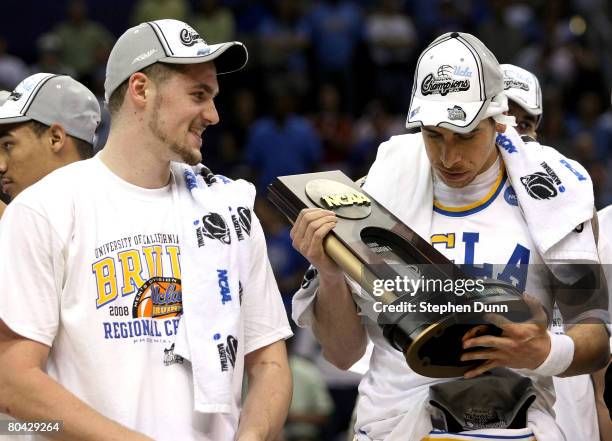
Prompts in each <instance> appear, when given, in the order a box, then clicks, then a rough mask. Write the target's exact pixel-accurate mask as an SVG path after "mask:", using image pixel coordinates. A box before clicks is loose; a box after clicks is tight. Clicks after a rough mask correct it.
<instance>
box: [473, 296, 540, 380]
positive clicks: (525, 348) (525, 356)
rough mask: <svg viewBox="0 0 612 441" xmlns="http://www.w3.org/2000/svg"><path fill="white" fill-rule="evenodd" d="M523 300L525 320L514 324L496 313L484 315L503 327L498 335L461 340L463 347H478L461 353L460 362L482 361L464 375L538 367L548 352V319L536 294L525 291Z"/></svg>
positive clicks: (488, 319)
mask: <svg viewBox="0 0 612 441" xmlns="http://www.w3.org/2000/svg"><path fill="white" fill-rule="evenodd" d="M523 299H524V300H525V302H526V303H527V305H528V306H529V309H530V310H531V314H532V318H531V319H530V320H529V321H528V322H521V323H516V322H512V321H510V320H508V319H507V318H505V317H503V316H501V315H499V314H485V316H484V318H485V320H487V321H488V322H490V323H492V324H494V325H495V326H497V327H498V328H500V329H501V330H502V334H501V336H499V337H496V336H493V335H483V336H477V337H471V336H469V335H468V334H470V332H469V331H468V333H467V334H466V336H468V338H466V339H464V341H463V349H469V348H475V347H480V349H477V350H473V351H470V352H464V353H463V355H462V356H461V361H468V360H484V362H483V363H482V364H480V365H479V366H477V367H475V368H474V369H470V370H469V371H467V372H466V373H465V374H464V375H463V376H464V378H473V377H476V376H478V375H481V374H483V373H485V372H487V371H489V370H491V369H493V368H496V367H509V368H515V369H535V368H537V367H538V366H540V365H541V364H542V363H543V362H544V360H546V357H548V353H549V352H550V336H549V335H548V332H547V329H548V320H547V317H546V313H545V312H544V308H543V307H542V305H541V304H540V302H538V300H537V299H536V298H535V297H532V296H530V295H528V294H526V293H525V294H524V295H523Z"/></svg>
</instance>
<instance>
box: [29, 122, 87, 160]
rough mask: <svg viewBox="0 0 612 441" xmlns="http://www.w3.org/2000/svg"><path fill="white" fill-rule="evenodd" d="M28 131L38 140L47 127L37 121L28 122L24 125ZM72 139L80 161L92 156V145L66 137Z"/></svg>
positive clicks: (72, 137)
mask: <svg viewBox="0 0 612 441" xmlns="http://www.w3.org/2000/svg"><path fill="white" fill-rule="evenodd" d="M26 124H27V125H28V127H29V128H30V130H32V132H33V133H34V134H35V135H36V137H37V138H40V137H41V136H42V135H43V134H44V133H45V132H46V131H47V130H49V127H50V126H48V125H46V124H43V123H41V122H38V121H34V120H30V121H28V122H27V123H26ZM67 136H69V137H70V138H71V139H72V142H73V143H74V146H75V147H76V149H77V153H78V154H79V157H80V158H81V159H88V158H91V157H92V156H93V145H91V144H90V143H88V142H87V141H83V140H82V139H79V138H75V137H74V136H71V135H67Z"/></svg>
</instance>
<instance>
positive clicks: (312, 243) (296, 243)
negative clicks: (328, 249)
mask: <svg viewBox="0 0 612 441" xmlns="http://www.w3.org/2000/svg"><path fill="white" fill-rule="evenodd" d="M337 222H338V220H337V218H336V215H335V214H334V212H333V211H328V210H323V209H321V208H305V209H303V210H302V211H300V214H299V215H298V217H297V219H296V220H295V223H294V225H293V228H292V229H291V232H290V233H289V235H290V236H291V239H292V241H293V248H295V249H296V250H297V251H298V252H299V253H300V254H302V256H304V257H305V258H306V259H308V261H309V262H310V263H311V264H312V265H314V266H315V267H316V268H317V270H318V271H319V275H320V277H322V278H330V279H331V278H337V277H340V276H342V269H340V267H339V266H338V264H336V263H335V262H334V261H333V260H332V259H331V258H330V257H329V256H328V255H327V254H326V253H325V249H324V248H323V240H324V239H325V237H326V236H327V234H328V233H329V232H330V231H331V230H332V228H334V227H335V226H336V223H337Z"/></svg>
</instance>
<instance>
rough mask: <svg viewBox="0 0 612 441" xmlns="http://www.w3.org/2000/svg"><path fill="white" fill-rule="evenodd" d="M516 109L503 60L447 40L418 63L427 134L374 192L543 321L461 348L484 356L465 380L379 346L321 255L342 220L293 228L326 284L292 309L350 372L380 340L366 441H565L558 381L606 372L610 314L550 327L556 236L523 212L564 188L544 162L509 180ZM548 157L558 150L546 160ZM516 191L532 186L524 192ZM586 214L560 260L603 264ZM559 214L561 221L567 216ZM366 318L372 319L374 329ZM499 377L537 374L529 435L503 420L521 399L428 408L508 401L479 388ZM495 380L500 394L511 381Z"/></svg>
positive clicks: (366, 395) (383, 152) (386, 164)
mask: <svg viewBox="0 0 612 441" xmlns="http://www.w3.org/2000/svg"><path fill="white" fill-rule="evenodd" d="M507 109H508V107H507V101H506V97H505V95H504V94H503V78H502V72H501V69H500V67H499V64H498V63H497V60H496V59H495V57H494V55H493V54H492V53H491V52H490V51H489V50H488V49H487V48H486V47H485V46H484V45H483V44H482V43H481V42H480V41H479V40H478V39H476V38H475V37H473V36H471V35H469V34H463V33H449V34H445V35H443V36H441V37H439V38H438V39H436V40H435V41H434V42H433V43H431V44H430V46H428V47H427V48H426V49H425V51H424V52H423V53H422V54H421V57H420V58H419V61H418V64H417V69H416V73H415V82H414V89H413V96H412V100H411V105H410V111H409V114H408V119H407V127H408V128H417V127H420V129H421V131H420V133H415V134H411V135H403V136H398V137H393V138H391V140H389V141H388V142H387V143H384V144H382V145H381V147H380V148H379V152H378V156H377V160H376V162H375V163H374V165H373V166H372V168H371V169H370V172H369V173H368V177H367V179H366V183H365V186H364V189H365V190H366V191H367V192H368V193H369V194H370V195H372V196H373V197H374V198H375V199H377V200H378V201H379V202H381V203H382V204H383V205H385V207H386V208H387V209H389V210H390V211H391V212H393V213H394V214H395V215H396V216H398V217H399V218H400V219H401V220H402V221H403V222H404V223H406V224H407V225H410V226H411V227H412V228H413V229H415V231H416V232H417V233H419V234H420V235H421V236H425V237H427V238H429V239H430V242H431V244H432V245H433V246H434V247H435V248H437V249H438V250H439V251H440V252H442V253H443V254H444V255H445V256H446V257H448V258H449V259H451V260H453V261H454V262H455V263H459V264H464V265H467V266H468V267H471V268H472V271H473V272H474V275H477V276H481V277H483V276H484V277H495V278H499V279H501V280H505V281H507V282H510V283H513V284H514V285H515V286H516V287H517V288H519V289H520V290H521V291H524V292H527V293H529V294H531V295H532V296H533V297H535V298H537V301H535V300H534V298H533V297H531V296H530V297H526V301H527V302H528V304H529V305H530V308H531V309H532V312H533V314H534V317H536V318H537V319H536V322H535V323H525V324H515V323H511V322H508V321H505V320H499V321H498V319H496V320H495V321H494V322H495V324H496V325H498V326H499V327H501V329H502V331H503V333H502V335H501V337H493V336H480V337H473V336H472V337H469V338H467V339H466V341H464V349H469V348H474V347H477V346H482V347H484V348H482V349H478V350H476V351H474V352H465V353H464V354H463V355H462V358H461V359H462V360H464V361H468V360H484V361H483V362H482V363H481V364H479V365H478V366H477V367H476V368H473V369H471V370H470V371H468V372H467V373H466V374H465V379H434V378H426V377H422V376H420V375H417V374H415V373H414V372H412V371H411V370H410V369H409V368H408V367H407V366H406V362H405V360H404V357H403V354H401V353H400V352H398V351H396V350H395V349H393V348H392V347H391V346H390V345H389V343H388V342H387V341H386V340H385V339H384V338H383V336H382V332H381V330H380V328H379V327H378V325H377V323H376V321H375V320H376V317H375V316H373V314H372V310H373V307H372V300H371V299H370V298H369V296H365V295H363V294H362V293H361V292H360V289H359V288H358V287H355V286H354V284H353V283H351V282H350V281H349V283H348V284H347V280H346V279H345V276H344V274H343V273H342V271H341V269H340V268H339V267H338V266H337V265H336V264H335V263H334V262H333V261H332V260H331V259H330V258H329V257H328V256H327V255H326V254H325V252H324V250H323V247H322V239H323V238H324V237H325V236H326V234H327V233H328V232H329V231H330V230H331V229H332V228H333V227H334V225H335V224H336V218H335V215H334V214H333V212H330V211H326V210H321V209H307V210H303V211H302V212H301V213H300V215H299V216H298V218H297V220H296V222H295V225H294V226H293V228H292V230H291V236H292V239H293V243H294V247H295V248H296V249H297V250H298V251H300V252H301V253H302V254H303V255H304V256H305V257H306V258H307V259H308V260H309V261H310V262H311V263H312V264H313V265H314V266H315V267H316V268H317V270H318V273H319V277H320V285H319V288H318V290H317V292H316V295H315V296H312V298H310V299H308V301H304V302H302V303H301V304H299V305H296V303H295V302H294V319H295V320H296V322H297V323H298V324H300V325H302V326H304V325H311V326H312V327H313V330H314V332H315V335H317V337H318V339H319V341H320V343H321V345H322V347H323V353H324V355H325V356H326V358H327V359H328V360H330V361H331V362H332V363H334V364H335V365H336V366H338V367H340V368H343V369H347V368H349V367H350V366H351V365H353V363H355V361H357V360H358V359H359V358H360V357H361V356H362V354H363V352H364V349H365V343H366V340H367V339H366V337H369V338H370V339H371V340H372V341H373V343H374V351H373V355H372V359H371V360H370V367H369V370H368V372H367V373H366V375H365V377H364V379H363V380H362V382H361V385H360V398H359V401H358V408H357V422H356V425H355V432H356V435H355V437H356V439H357V440H360V441H361V440H364V441H365V440H379V439H384V440H408V441H420V440H433V439H448V438H449V437H452V439H458V440H477V439H482V437H483V436H484V437H487V438H488V439H509V438H508V437H511V438H512V439H521V440H533V439H536V438H537V439H538V440H539V441H553V440H554V441H562V440H564V436H563V434H562V432H561V431H560V429H559V427H558V426H557V425H556V424H555V421H554V417H553V413H552V408H551V407H552V400H553V399H554V397H553V395H552V381H551V377H552V376H554V375H564V376H568V375H577V374H581V373H587V372H591V371H594V370H596V369H598V368H601V366H603V365H604V364H605V363H606V362H607V359H608V356H609V354H608V351H607V341H608V334H607V332H606V329H605V327H604V326H603V325H602V324H601V320H605V319H607V317H606V316H605V312H604V313H602V311H601V310H600V309H596V310H593V311H591V310H589V311H585V315H584V316H583V317H582V319H584V320H582V319H581V320H579V321H578V322H579V323H582V322H583V321H585V322H587V323H593V324H590V325H587V324H585V325H584V326H574V327H573V328H572V329H571V330H569V331H568V335H567V336H555V335H552V334H551V333H550V332H548V331H547V326H546V323H548V321H549V317H550V316H551V311H552V303H553V300H554V297H553V292H552V291H551V290H550V285H549V283H548V280H550V279H551V278H552V276H553V275H552V274H551V273H550V271H549V270H548V268H547V267H546V266H545V265H544V260H543V259H544V258H545V257H546V258H549V256H550V255H547V256H544V255H541V254H540V252H539V251H538V250H539V245H538V244H540V243H541V242H540V241H541V239H542V235H543V234H546V232H544V233H542V231H541V230H540V229H538V225H534V224H532V223H527V222H526V221H525V218H524V217H523V214H522V211H523V210H525V211H530V210H536V211H537V210H539V209H540V208H541V206H542V205H541V204H543V202H541V201H542V200H545V201H548V199H546V197H548V198H549V199H552V198H553V197H552V196H550V195H552V194H553V192H554V194H555V196H557V195H559V190H558V189H557V188H552V189H551V188H550V181H551V180H552V178H550V176H548V175H547V174H546V173H547V172H546V170H547V169H542V167H543V166H542V165H541V164H540V163H539V162H537V163H532V164H528V167H529V169H530V170H533V172H531V173H535V172H536V171H537V172H538V173H541V174H533V176H531V175H527V174H525V176H523V177H524V178H525V179H524V180H519V179H517V178H515V179H516V180H513V181H512V182H511V181H510V178H509V176H514V172H515V171H519V165H517V164H518V163H517V161H516V160H515V161H514V162H512V161H513V159H512V158H511V159H510V162H512V164H510V162H509V161H507V160H505V162H502V161H501V156H502V155H503V154H506V157H508V156H509V155H512V154H515V157H516V156H518V157H521V156H523V155H524V152H525V149H524V144H519V142H520V138H518V136H517V135H516V133H514V135H512V132H514V129H512V127H510V126H511V124H512V123H513V119H512V118H511V117H508V116H505V115H503V113H504V112H506V111H507ZM502 135H503V136H502ZM496 139H497V141H498V143H499V145H500V146H499V147H498V146H496ZM511 139H514V140H515V141H512V142H511V141H510V140H511ZM514 142H516V145H515V144H514ZM502 149H503V150H505V153H504V152H503V151H502ZM544 153H546V154H547V155H555V154H557V153H556V152H550V151H548V150H547V151H545V152H544ZM551 157H553V156H551ZM555 158H557V157H555ZM561 158H562V157H561ZM557 159H558V158H557ZM563 160H565V159H563ZM545 164H546V165H547V166H548V164H547V163H545ZM568 166H569V167H571V168H572V170H573V172H572V170H569V168H567V167H566V170H562V169H561V167H559V163H558V162H557V163H554V164H553V166H552V167H550V169H551V170H552V173H554V174H555V176H556V177H557V178H559V179H560V180H561V179H562V182H567V185H568V186H569V184H570V180H571V179H573V180H574V182H572V185H574V186H577V185H581V186H583V187H584V188H585V192H586V193H585V194H588V192H589V191H590V192H591V194H592V188H591V183H590V180H588V179H587V178H585V179H584V180H582V179H579V178H578V176H577V175H576V174H574V172H575V173H579V174H580V176H581V177H583V178H584V176H583V174H584V173H585V172H584V170H583V169H582V168H579V166H578V165H577V164H575V163H570V162H568ZM553 167H554V170H553ZM577 168H579V171H578V170H576V169H577ZM540 170H541V171H540ZM547 176H548V177H547ZM528 177H529V178H530V179H526V178H528ZM513 184H514V188H513ZM518 185H523V186H524V187H525V188H524V189H523V188H519V189H517V188H516V186H518ZM519 190H520V194H519ZM543 190H545V191H546V192H548V193H543ZM564 190H565V188H564ZM568 194H569V193H568ZM517 195H519V197H517ZM563 196H566V195H563ZM530 198H531V199H533V202H531V201H529V199H530ZM519 201H520V205H519ZM586 205H587V206H586V208H585V207H582V208H583V210H582V211H581V213H585V212H586V213H587V214H586V216H587V217H585V219H584V222H583V225H582V227H583V228H582V229H581V230H580V231H581V232H580V233H578V232H577V231H576V232H575V231H573V229H574V228H575V227H577V226H578V225H577V224H579V223H581V222H582V221H578V222H577V224H576V225H574V224H573V223H572V221H570V222H568V223H565V224H566V225H567V226H568V228H569V229H568V230H567V231H566V230H563V232H562V234H563V235H564V236H562V239H561V240H560V242H558V244H557V245H558V246H559V248H557V249H556V251H558V253H557V254H556V256H555V257H556V258H557V259H559V260H564V259H567V260H568V261H569V260H571V258H572V256H571V253H567V252H565V251H564V250H565V249H567V248H568V246H570V245H571V248H572V249H574V251H578V250H580V253H581V255H582V256H583V257H585V258H587V257H588V260H589V261H592V262H594V263H598V258H597V250H596V247H595V241H594V238H593V234H592V228H591V224H590V216H592V199H591V202H590V203H588V204H586ZM557 216H558V218H557V219H558V220H561V218H562V214H560V213H557ZM561 223H563V222H561ZM296 306H297V307H296ZM363 316H365V317H367V319H366V321H365V325H364V322H363V321H362V320H363V318H364V317H363ZM499 367H505V368H512V369H517V370H519V372H521V374H522V375H527V376H528V377H529V378H531V381H532V383H533V386H534V388H535V396H536V399H535V401H534V402H533V403H532V404H531V405H530V406H529V408H528V409H527V416H526V421H522V425H519V426H510V425H509V421H508V420H507V419H504V418H501V417H500V414H499V413H497V412H498V411H497V410H495V409H499V407H498V405H499V406H502V407H503V406H508V405H510V407H511V408H512V409H516V407H514V405H518V404H517V403H515V404H514V405H512V404H511V403H507V402H501V403H499V402H498V403H496V405H491V406H489V407H487V406H486V405H482V407H478V408H477V409H473V408H467V407H466V408H459V409H455V410H456V411H457V413H453V414H452V415H459V417H456V418H455V417H452V415H446V416H445V417H444V418H440V414H439V413H435V412H433V411H432V412H431V413H430V408H429V407H428V405H427V403H428V401H429V399H430V397H429V389H430V387H432V386H434V385H435V386H436V387H437V388H440V387H442V388H444V389H445V390H451V389H453V388H454V390H456V389H457V388H461V389H462V390H463V392H462V394H461V395H456V396H455V398H456V400H453V401H456V405H457V406H461V403H462V402H463V403H467V402H470V401H471V402H477V403H483V402H484V401H485V400H484V399H483V397H485V396H486V397H488V399H491V400H494V399H495V397H496V396H500V395H499V393H498V391H496V390H495V389H493V390H487V391H486V392H485V391H484V390H483V389H482V388H481V387H480V385H482V384H484V383H483V382H479V381H474V380H478V379H479V378H483V379H485V380H486V378H485V377H484V376H483V377H481V376H482V375H483V374H484V373H486V372H489V371H491V370H493V375H494V376H495V377H497V376H498V375H499V372H498V371H496V370H495V368H499ZM499 384H500V385H501V386H503V384H504V380H503V379H500V380H499ZM474 412H476V414H474ZM432 416H436V417H437V419H436V418H434V419H432ZM472 416H473V418H472ZM466 419H467V421H466ZM459 420H461V421H459ZM456 426H458V427H459V429H456V428H455V427H456ZM449 427H453V430H450V429H449ZM432 429H434V430H432ZM474 429H478V430H477V431H475V430H474ZM449 431H452V432H453V433H452V434H449V433H448V432H449Z"/></svg>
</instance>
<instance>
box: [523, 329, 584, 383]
mask: <svg viewBox="0 0 612 441" xmlns="http://www.w3.org/2000/svg"><path fill="white" fill-rule="evenodd" d="M547 332H548V335H549V336H550V352H549V353H548V357H546V360H544V362H543V363H542V364H541V365H539V366H538V367H537V368H535V369H533V370H532V372H533V373H534V374H535V375H540V376H542V377H553V376H555V375H559V374H562V373H563V372H565V371H566V370H567V368H569V366H570V364H572V360H574V340H572V338H571V337H570V336H568V335H565V334H553V333H552V332H550V331H547Z"/></svg>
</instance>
